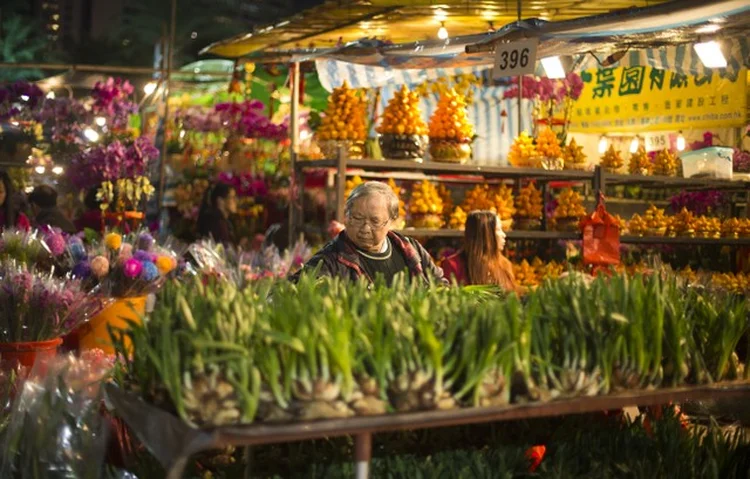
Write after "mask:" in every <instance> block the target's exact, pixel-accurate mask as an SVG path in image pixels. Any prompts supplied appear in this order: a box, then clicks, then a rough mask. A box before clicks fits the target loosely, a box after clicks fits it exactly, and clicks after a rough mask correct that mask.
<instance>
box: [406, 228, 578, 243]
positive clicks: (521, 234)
mask: <svg viewBox="0 0 750 479" xmlns="http://www.w3.org/2000/svg"><path fill="white" fill-rule="evenodd" d="M397 232H398V233H401V234H403V235H406V236H414V237H417V238H420V237H423V238H424V237H429V238H463V236H464V231H463V230H453V229H426V228H404V229H401V230H397ZM505 236H506V238H507V239H509V240H577V239H581V234H580V233H565V232H558V231H520V230H511V231H506V232H505Z"/></svg>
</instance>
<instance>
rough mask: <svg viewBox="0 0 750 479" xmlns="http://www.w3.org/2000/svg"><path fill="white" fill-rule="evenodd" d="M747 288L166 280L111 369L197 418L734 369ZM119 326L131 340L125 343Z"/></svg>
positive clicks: (253, 416)
mask: <svg viewBox="0 0 750 479" xmlns="http://www.w3.org/2000/svg"><path fill="white" fill-rule="evenodd" d="M747 329H748V319H747V305H746V303H745V299H744V297H737V296H733V295H729V294H726V293H721V292H711V291H702V290H697V289H695V288H688V287H685V286H681V285H678V284H677V283H676V280H672V279H662V278H660V277H659V276H651V277H642V276H633V277H628V276H613V277H610V278H607V279H596V280H594V281H584V280H583V279H581V278H579V277H577V276H575V275H572V276H568V277H566V278H563V279H560V280H557V281H554V282H547V283H545V284H543V285H542V286H541V287H539V288H538V289H536V290H535V291H534V292H532V293H530V294H529V295H528V297H526V298H524V301H523V302H521V301H520V300H519V299H518V298H516V297H515V296H509V297H505V298H502V297H500V296H498V295H497V292H496V291H493V290H491V289H487V288H478V287H469V288H440V287H424V286H423V285H421V284H410V283H409V282H408V281H407V280H406V279H400V280H397V281H396V282H395V284H394V285H392V286H391V287H388V286H386V285H385V284H384V283H382V282H376V283H375V284H374V285H372V286H370V285H368V284H366V283H364V282H362V283H346V282H341V281H339V280H336V279H315V278H313V277H304V276H303V277H302V278H301V280H300V281H299V282H298V283H297V284H292V283H289V282H286V281H274V280H266V281H256V282H251V283H249V284H247V285H245V286H244V287H242V288H239V287H237V286H236V285H235V284H234V283H232V282H230V281H226V280H221V279H216V278H212V279H209V280H206V279H205V278H200V277H198V278H195V280H194V281H183V282H181V283H168V284H167V285H166V287H165V288H164V289H163V290H162V291H161V293H160V295H159V297H158V299H157V302H156V307H155V309H154V311H153V312H152V313H151V314H150V315H149V316H148V321H145V322H143V324H136V323H133V324H132V327H131V329H130V330H129V331H124V332H120V331H116V330H113V331H112V333H113V335H114V343H115V346H116V349H117V350H118V355H119V358H120V360H121V361H122V362H123V375H122V377H121V378H120V381H121V383H122V385H123V386H124V387H125V388H126V389H129V390H131V391H135V392H136V393H138V394H140V395H141V396H142V397H144V398H145V399H146V400H147V401H149V402H151V403H154V404H156V405H158V406H160V407H162V408H165V409H167V410H170V411H172V412H174V413H176V414H177V415H179V416H180V417H181V418H182V419H184V420H185V421H188V422H189V423H191V424H194V425H222V424H237V423H251V422H256V421H275V420H285V421H289V420H312V419H320V418H331V417H348V416H354V415H378V414H386V413H391V412H407V411H418V410H435V409H452V408H457V407H484V406H492V405H503V404H508V403H512V402H529V401H548V400H553V399H555V398H564V397H577V396H592V395H601V394H608V393H612V392H616V391H618V390H622V389H629V390H638V389H651V388H658V387H672V386H678V385H685V384H705V383H709V382H714V381H724V380H731V379H735V378H738V377H740V376H743V375H744V371H743V368H742V365H741V364H740V362H739V360H738V358H737V355H736V354H735V349H736V347H737V345H738V343H739V342H740V340H741V338H742V337H743V334H745V333H746V332H747ZM126 342H128V343H129V342H132V348H133V349H132V354H130V352H131V350H130V348H129V347H128V346H126V344H125V343H126Z"/></svg>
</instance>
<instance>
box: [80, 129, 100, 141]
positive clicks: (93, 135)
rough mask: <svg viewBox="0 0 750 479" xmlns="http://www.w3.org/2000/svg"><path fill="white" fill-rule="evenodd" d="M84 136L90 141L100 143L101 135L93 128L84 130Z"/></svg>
mask: <svg viewBox="0 0 750 479" xmlns="http://www.w3.org/2000/svg"><path fill="white" fill-rule="evenodd" d="M83 136H85V137H86V139H87V140H89V141H99V133H97V132H96V131H95V130H94V129H93V128H86V129H85V130H83Z"/></svg>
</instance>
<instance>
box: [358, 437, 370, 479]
mask: <svg viewBox="0 0 750 479" xmlns="http://www.w3.org/2000/svg"><path fill="white" fill-rule="evenodd" d="M371 459H372V434H370V433H369V432H364V433H362V434H357V435H356V436H354V460H355V467H356V475H355V477H356V478H357V479H367V478H368V477H370V460H371Z"/></svg>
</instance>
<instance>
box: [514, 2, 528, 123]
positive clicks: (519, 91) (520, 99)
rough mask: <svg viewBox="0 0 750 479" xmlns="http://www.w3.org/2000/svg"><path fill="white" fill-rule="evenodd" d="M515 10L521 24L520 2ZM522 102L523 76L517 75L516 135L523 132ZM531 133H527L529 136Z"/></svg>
mask: <svg viewBox="0 0 750 479" xmlns="http://www.w3.org/2000/svg"><path fill="white" fill-rule="evenodd" d="M516 10H517V11H518V22H519V23H520V22H521V0H517V1H516ZM522 100H523V75H518V134H519V135H520V134H521V131H523V125H522V124H521V120H522V118H523V115H522V114H521V101H522ZM530 133H531V132H529V134H530Z"/></svg>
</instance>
